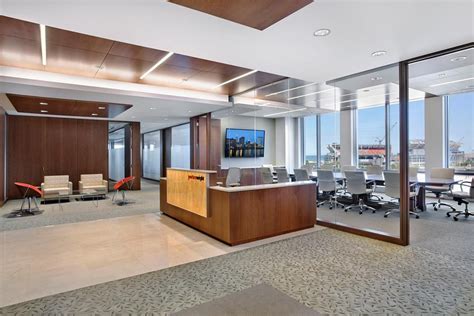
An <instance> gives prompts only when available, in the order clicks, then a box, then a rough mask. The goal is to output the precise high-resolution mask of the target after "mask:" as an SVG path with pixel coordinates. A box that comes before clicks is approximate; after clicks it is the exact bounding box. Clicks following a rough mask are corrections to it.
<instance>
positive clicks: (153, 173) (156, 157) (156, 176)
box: [142, 131, 162, 181]
mask: <svg viewBox="0 0 474 316" xmlns="http://www.w3.org/2000/svg"><path fill="white" fill-rule="evenodd" d="M142 137H143V141H142V146H143V147H142V168H143V177H144V178H146V179H151V180H157V181H158V180H160V176H161V155H162V152H161V131H153V132H148V133H144V134H143V135H142Z"/></svg>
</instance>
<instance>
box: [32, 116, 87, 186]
mask: <svg viewBox="0 0 474 316" xmlns="http://www.w3.org/2000/svg"><path fill="white" fill-rule="evenodd" d="M41 120H42V124H43V126H42V132H43V147H42V154H43V159H42V160H43V165H42V166H41V167H42V169H43V172H44V175H46V176H49V175H69V181H72V184H73V187H74V188H76V189H78V187H77V186H78V184H77V182H78V181H79V176H78V170H77V161H78V151H77V120H74V119H55V118H42V119H41Z"/></svg>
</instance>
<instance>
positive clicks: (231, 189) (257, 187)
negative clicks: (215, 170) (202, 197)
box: [209, 181, 316, 193]
mask: <svg viewBox="0 0 474 316" xmlns="http://www.w3.org/2000/svg"><path fill="white" fill-rule="evenodd" d="M300 185H316V182H314V181H295V182H285V183H274V184H256V185H243V186H238V187H221V186H212V187H210V188H209V189H211V190H216V191H223V192H229V193H230V192H242V191H253V190H266V189H277V188H287V187H295V186H300Z"/></svg>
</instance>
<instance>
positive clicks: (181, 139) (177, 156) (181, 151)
mask: <svg viewBox="0 0 474 316" xmlns="http://www.w3.org/2000/svg"><path fill="white" fill-rule="evenodd" d="M190 142H191V139H190V126H189V124H183V125H178V126H175V127H173V128H171V167H172V168H190V165H191V161H190V159H191V151H190V150H191V144H190Z"/></svg>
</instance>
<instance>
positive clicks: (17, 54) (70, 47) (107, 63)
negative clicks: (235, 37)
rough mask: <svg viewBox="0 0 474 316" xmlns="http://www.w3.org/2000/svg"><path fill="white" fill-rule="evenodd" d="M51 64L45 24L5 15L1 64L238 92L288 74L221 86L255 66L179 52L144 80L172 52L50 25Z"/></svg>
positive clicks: (262, 74) (2, 18) (255, 76)
mask: <svg viewBox="0 0 474 316" xmlns="http://www.w3.org/2000/svg"><path fill="white" fill-rule="evenodd" d="M46 47H47V54H46V56H47V64H46V66H43V65H42V63H41V41H40V31H39V25H38V24H35V23H31V22H26V21H22V20H17V19H13V18H9V17H5V16H0V65H4V66H12V67H19V68H28V69H34V70H44V71H49V72H56V73H63V74H70V75H78V76H84V77H91V78H101V79H108V80H117V81H126V82H133V83H143V84H151V85H157V86H166V87H174V88H181V89H189V90H197V91H205V92H213V93H219V94H226V95H234V94H237V93H240V92H242V91H245V90H248V89H250V88H253V87H256V86H258V85H263V84H268V83H271V82H274V81H277V80H280V79H283V78H284V77H282V76H279V75H274V74H270V73H265V72H261V71H258V72H256V73H254V74H252V75H250V76H248V77H245V78H243V79H241V80H237V81H235V82H232V83H230V84H227V85H224V86H221V87H217V88H216V86H217V85H219V84H220V83H222V82H224V81H227V80H229V79H232V78H235V77H237V76H239V75H242V74H244V73H246V72H249V71H251V69H247V68H242V67H237V66H232V65H227V64H222V63H218V62H214V61H209V60H204V59H199V58H194V57H189V56H185V55H180V54H176V53H175V54H174V55H173V56H172V57H171V58H169V59H168V60H167V61H166V62H165V63H163V64H162V65H160V66H159V67H158V68H156V69H155V70H154V71H152V72H151V73H150V74H149V75H148V76H147V77H145V78H144V79H143V80H140V76H141V75H143V74H144V73H145V72H146V71H147V70H148V69H150V68H151V67H152V66H153V65H154V64H155V63H156V62H158V61H159V60H160V59H161V58H162V57H164V56H165V55H166V54H167V53H168V52H166V51H161V50H157V49H151V48H146V47H141V46H136V45H131V44H127V43H122V42H117V41H112V40H108V39H104V38H99V37H94V36H89V35H85V34H79V33H75V32H71V31H65V30H61V29H57V28H53V27H46Z"/></svg>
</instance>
